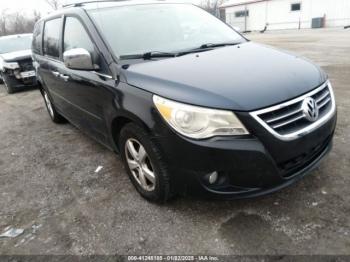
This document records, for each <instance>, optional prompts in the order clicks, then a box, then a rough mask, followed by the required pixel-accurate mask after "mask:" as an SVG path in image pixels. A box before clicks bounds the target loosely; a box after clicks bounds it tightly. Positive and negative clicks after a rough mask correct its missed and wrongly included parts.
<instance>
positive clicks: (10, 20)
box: [0, 10, 41, 36]
mask: <svg viewBox="0 0 350 262" xmlns="http://www.w3.org/2000/svg"><path fill="white" fill-rule="evenodd" d="M40 16H41V15H40V13H39V12H37V11H33V13H32V14H31V15H29V14H28V13H22V12H11V13H10V12H8V10H4V11H2V12H1V16H0V36H4V35H13V34H23V33H32V32H33V28H34V25H35V23H36V21H38V20H39V19H40Z"/></svg>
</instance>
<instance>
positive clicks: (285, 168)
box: [154, 113, 337, 199]
mask: <svg viewBox="0 0 350 262" xmlns="http://www.w3.org/2000/svg"><path fill="white" fill-rule="evenodd" d="M238 115H239V117H240V119H241V120H242V121H243V122H244V124H245V125H246V126H254V132H252V136H250V137H241V138H229V137H227V138H224V137H216V138H212V139H209V140H203V141H194V140H190V139H187V138H184V137H182V136H180V135H178V134H176V133H175V132H174V131H173V130H171V129H170V128H169V127H167V126H166V125H163V126H158V127H156V132H157V134H158V135H157V136H156V137H155V138H154V139H155V142H156V143H158V144H159V146H160V148H161V149H162V151H164V152H163V155H165V156H166V159H165V161H166V162H167V164H168V166H169V168H170V171H171V173H172V174H174V176H173V177H172V179H173V183H174V184H175V186H176V187H177V189H182V190H183V191H185V192H194V191H196V192H199V193H205V194H206V195H210V196H212V197H219V198H225V199H234V198H247V197H254V196H259V195H264V194H268V193H271V192H274V191H277V190H279V189H281V188H284V187H287V186H289V185H291V184H293V183H294V182H296V181H298V180H299V179H301V178H302V177H304V176H305V175H307V174H308V173H309V172H310V171H311V170H312V169H314V168H315V167H317V165H318V164H319V163H320V161H321V160H322V159H323V158H324V157H325V156H326V155H327V153H328V152H329V151H330V150H331V148H332V140H333V134H334V130H335V126H336V119H337V116H336V113H335V114H334V115H333V116H332V117H331V118H330V119H329V120H328V121H327V122H326V123H325V124H323V125H322V126H320V127H319V128H318V129H316V130H314V131H313V132H312V133H309V134H307V135H305V136H303V137H300V138H298V139H296V140H293V141H282V140H279V139H277V138H275V137H274V136H272V135H271V134H270V133H269V132H268V131H267V130H265V129H264V128H263V127H261V126H259V124H258V123H256V122H255V120H254V119H252V118H251V117H250V116H249V114H246V113H239V114H238ZM156 122H157V123H160V122H162V121H161V119H158V121H156ZM212 172H218V174H219V179H218V180H217V182H216V183H214V184H210V183H209V182H208V174H210V173H212Z"/></svg>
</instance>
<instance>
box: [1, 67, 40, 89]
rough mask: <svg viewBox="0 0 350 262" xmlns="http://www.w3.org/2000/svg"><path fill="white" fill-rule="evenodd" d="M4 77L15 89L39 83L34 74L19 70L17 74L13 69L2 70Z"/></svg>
mask: <svg viewBox="0 0 350 262" xmlns="http://www.w3.org/2000/svg"><path fill="white" fill-rule="evenodd" d="M2 78H4V79H3V80H5V81H6V83H7V84H8V85H9V86H11V88H13V89H16V90H17V89H18V90H19V89H23V88H26V87H33V86H36V85H37V79H36V76H35V75H34V76H33V75H31V74H30V75H29V74H28V73H27V72H18V73H17V75H15V73H14V71H13V70H7V71H5V72H2Z"/></svg>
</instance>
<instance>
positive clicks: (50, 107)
mask: <svg viewBox="0 0 350 262" xmlns="http://www.w3.org/2000/svg"><path fill="white" fill-rule="evenodd" d="M42 95H43V97H44V101H45V105H46V109H47V112H48V113H49V115H50V117H51V120H52V121H53V122H55V123H64V122H66V120H65V118H64V117H63V116H61V115H60V114H59V113H58V112H57V111H56V109H55V106H54V104H53V103H52V100H51V98H50V96H49V94H48V93H47V92H46V91H45V90H43V91H42Z"/></svg>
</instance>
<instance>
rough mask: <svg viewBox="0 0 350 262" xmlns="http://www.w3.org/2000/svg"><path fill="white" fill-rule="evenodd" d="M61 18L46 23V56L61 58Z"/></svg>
mask: <svg viewBox="0 0 350 262" xmlns="http://www.w3.org/2000/svg"><path fill="white" fill-rule="evenodd" d="M60 26H61V18H57V19H53V20H50V21H47V22H46V23H45V29H44V54H45V55H49V56H52V57H57V58H58V57H59V56H60V51H59V38H60Z"/></svg>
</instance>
